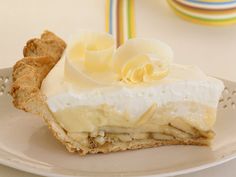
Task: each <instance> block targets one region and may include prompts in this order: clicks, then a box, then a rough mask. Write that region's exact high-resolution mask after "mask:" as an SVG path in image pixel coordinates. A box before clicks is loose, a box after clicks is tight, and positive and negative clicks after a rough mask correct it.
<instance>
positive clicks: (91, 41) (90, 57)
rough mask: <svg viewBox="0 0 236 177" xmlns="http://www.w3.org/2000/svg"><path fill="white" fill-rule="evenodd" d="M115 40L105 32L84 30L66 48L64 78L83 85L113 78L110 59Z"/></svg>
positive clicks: (109, 80) (108, 81)
mask: <svg viewBox="0 0 236 177" xmlns="http://www.w3.org/2000/svg"><path fill="white" fill-rule="evenodd" d="M114 50H115V40H114V38H113V37H112V36H111V35H109V34H107V33H98V32H84V33H82V34H81V35H80V36H79V37H78V38H77V39H75V40H74V41H73V42H72V43H70V44H69V45H68V47H67V49H66V61H65V73H64V75H65V79H66V80H67V81H70V82H73V83H78V84H80V85H85V86H94V85H104V84H109V83H110V82H111V81H112V80H114V74H112V71H111V61H112V56H113V53H114Z"/></svg>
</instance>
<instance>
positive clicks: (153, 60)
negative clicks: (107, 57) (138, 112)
mask: <svg viewBox="0 0 236 177" xmlns="http://www.w3.org/2000/svg"><path fill="white" fill-rule="evenodd" d="M172 58H173V52H172V50H171V48H170V47H169V46H167V45H166V44H164V43H162V42H160V41H157V40H149V39H138V38H136V39H131V40H128V41H127V42H126V43H125V44H124V45H122V46H120V47H119V48H118V49H117V51H116V52H115V54H114V56H113V67H114V70H115V71H116V73H117V74H118V75H119V78H120V80H122V81H124V82H126V83H133V84H138V83H141V82H150V81H153V80H159V79H162V78H163V77H165V76H166V75H167V74H168V71H169V65H170V63H171V62H172Z"/></svg>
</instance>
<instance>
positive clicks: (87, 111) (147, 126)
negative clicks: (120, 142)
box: [53, 101, 216, 133]
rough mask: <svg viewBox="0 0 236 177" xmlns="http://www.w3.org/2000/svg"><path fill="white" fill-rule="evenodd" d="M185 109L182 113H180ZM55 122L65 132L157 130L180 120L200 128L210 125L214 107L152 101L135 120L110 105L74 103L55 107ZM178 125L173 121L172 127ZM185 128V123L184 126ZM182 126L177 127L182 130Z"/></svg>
mask: <svg viewBox="0 0 236 177" xmlns="http://www.w3.org/2000/svg"><path fill="white" fill-rule="evenodd" d="M182 109H185V114H184V115H183V114H181V111H182ZM53 114H54V116H55V119H56V120H57V122H58V123H59V124H60V125H61V126H62V127H63V128H64V129H65V130H66V131H68V132H70V133H77V132H98V131H100V130H102V131H105V132H111V133H132V132H139V133H143V132H160V133H163V131H164V130H163V126H164V127H165V126H166V125H168V124H169V123H172V122H175V120H176V119H181V120H183V122H185V123H186V124H187V125H189V126H190V127H194V128H196V129H198V130H200V131H208V130H210V129H211V128H212V126H213V124H214V122H215V119H216V110H215V109H214V108H211V107H208V106H205V105H201V104H198V103H194V102H187V101H184V102H175V103H168V104H166V105H165V106H161V107H158V106H157V105H156V104H153V105H152V106H151V107H150V108H149V109H148V110H147V111H146V112H145V113H144V114H143V115H142V116H140V117H139V118H137V119H136V120H134V119H130V118H129V114H128V113H126V112H123V113H120V112H117V111H116V110H115V109H114V108H113V107H112V106H109V105H101V106H97V107H90V106H77V107H71V108H66V109H64V110H59V111H57V112H54V113H53ZM178 125H179V126H181V124H177V125H176V126H178ZM185 127H186V126H185ZM185 127H178V128H180V129H183V130H185V129H186V128H185Z"/></svg>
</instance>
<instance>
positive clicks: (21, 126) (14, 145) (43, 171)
mask: <svg viewBox="0 0 236 177" xmlns="http://www.w3.org/2000/svg"><path fill="white" fill-rule="evenodd" d="M10 73H11V70H10V69H3V70H0V163H1V164H3V165H7V166H10V167H13V168H16V169H20V170H24V171H27V172H31V173H35V174H40V175H45V176H149V175H153V176H170V175H178V174H183V173H189V172H193V171H197V170H200V169H204V168H208V167H211V166H215V165H218V164H221V163H223V162H226V161H228V160H231V159H233V158H235V157H236V137H235V134H236V128H235V125H236V118H235V117H234V116H235V115H236V114H235V113H236V110H235V103H234V101H235V100H236V90H235V89H236V84H235V83H232V82H229V81H225V84H226V86H227V88H228V89H227V90H226V91H224V95H223V99H222V100H221V103H220V106H219V114H218V119H217V123H216V126H215V131H216V133H217V134H216V138H215V141H214V143H213V147H212V149H211V148H207V147H197V146H165V147H160V148H151V149H144V150H136V151H127V152H118V153H112V154H98V155H88V156H85V157H80V156H79V155H77V154H70V153H68V152H67V151H66V150H65V148H64V146H63V145H61V144H60V143H59V142H58V141H57V140H56V139H54V137H53V136H52V135H51V133H50V132H49V130H48V129H47V127H46V126H45V124H44V122H43V121H42V119H40V118H38V117H36V116H33V115H31V114H29V113H24V112H23V111H20V110H17V109H15V108H14V107H13V106H12V104H11V97H10V96H9V95H8V93H7V91H8V88H9V85H10V81H8V78H9V77H10Z"/></svg>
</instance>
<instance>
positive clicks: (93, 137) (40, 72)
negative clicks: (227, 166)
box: [11, 31, 224, 155]
mask: <svg viewBox="0 0 236 177" xmlns="http://www.w3.org/2000/svg"><path fill="white" fill-rule="evenodd" d="M72 39H73V40H72V41H70V42H68V46H67V47H66V44H65V42H64V41H63V40H62V39H60V38H59V37H57V36H56V35H54V34H53V33H51V32H48V31H46V32H44V33H43V34H42V36H41V38H40V39H32V40H30V41H28V42H27V44H26V46H25V48H24V58H23V59H21V60H20V61H18V62H17V63H16V64H15V66H14V68H13V85H12V91H11V94H12V96H13V103H14V105H15V107H17V108H18V109H22V110H25V111H27V112H31V113H34V114H37V115H39V116H41V117H43V118H44V120H45V122H46V123H47V125H48V126H49V128H50V130H51V131H52V132H53V134H54V135H55V137H56V138H57V139H58V140H60V141H61V142H62V143H63V144H64V145H65V146H66V148H67V149H68V150H69V151H70V152H78V153H79V154H81V155H85V154H87V153H99V152H102V153H107V152H115V151H124V150H128V149H140V148H148V147H157V146H162V145H178V144H183V145H210V142H211V140H212V139H213V137H214V132H213V130H212V128H213V125H214V123H215V120H216V111H217V104H218V100H219V98H220V96H221V92H222V90H223V88H224V85H223V83H222V82H221V81H220V80H217V79H215V78H212V77H208V76H206V75H205V74H204V73H203V72H202V71H201V70H200V69H198V68H197V67H194V66H184V65H178V64H174V63H173V62H172V58H173V54H172V51H171V49H170V48H169V47H168V46H167V45H166V44H164V43H162V42H160V41H157V40H149V39H138V38H137V39H132V40H129V41H127V42H126V43H125V44H123V45H122V46H120V47H119V48H118V49H116V47H115V42H114V39H113V38H112V36H110V35H109V34H106V33H92V32H84V33H82V34H80V35H78V36H76V37H74V38H72Z"/></svg>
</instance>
